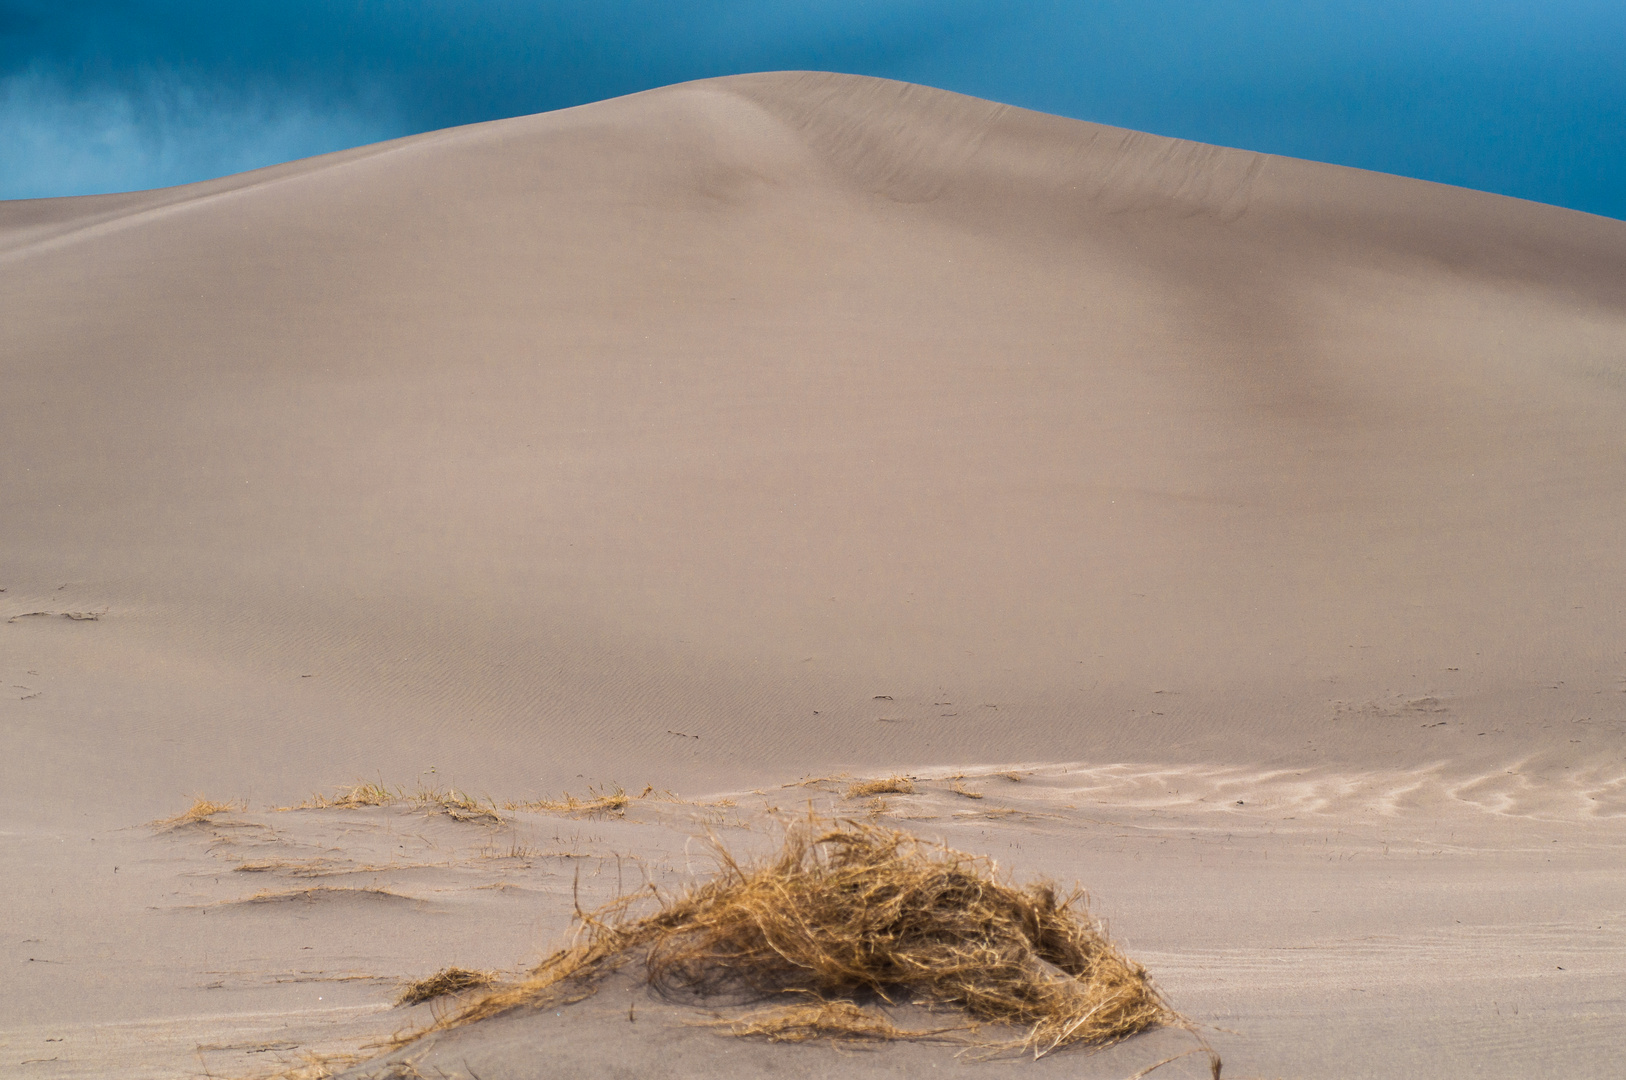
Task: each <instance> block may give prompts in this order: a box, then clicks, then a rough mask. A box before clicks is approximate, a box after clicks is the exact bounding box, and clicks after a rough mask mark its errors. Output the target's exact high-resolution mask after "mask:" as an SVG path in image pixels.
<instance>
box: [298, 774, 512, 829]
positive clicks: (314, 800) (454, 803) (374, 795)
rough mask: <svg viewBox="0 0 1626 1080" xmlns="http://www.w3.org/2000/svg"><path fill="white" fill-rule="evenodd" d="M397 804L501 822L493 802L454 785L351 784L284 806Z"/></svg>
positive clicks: (354, 807) (317, 807) (335, 807)
mask: <svg viewBox="0 0 1626 1080" xmlns="http://www.w3.org/2000/svg"><path fill="white" fill-rule="evenodd" d="M396 803H406V804H408V805H409V806H417V807H420V808H422V809H425V810H433V811H439V812H440V813H443V814H445V815H447V816H448V817H450V818H452V819H454V820H456V821H477V822H482V823H485V824H495V823H498V822H500V821H502V815H501V814H499V813H498V812H497V808H496V805H495V804H493V803H490V802H489V801H488V802H485V803H482V802H480V801H479V800H478V799H476V798H474V797H473V796H472V795H469V794H467V793H465V792H461V791H458V790H457V789H456V788H429V787H420V788H419V789H418V790H417V791H416V792H413V793H412V794H410V795H409V794H407V793H406V792H405V791H404V790H403V789H401V788H395V789H393V790H392V789H390V788H387V787H385V786H384V785H383V784H375V783H371V782H365V783H356V784H351V785H350V786H349V787H342V788H340V789H339V790H338V791H336V792H334V793H333V794H332V795H320V794H318V795H312V796H311V797H310V799H308V800H307V801H305V802H303V803H300V804H299V805H298V806H290V807H283V809H286V810H360V809H364V808H366V807H371V806H393V805H395V804H396Z"/></svg>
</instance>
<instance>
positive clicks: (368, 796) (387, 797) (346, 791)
mask: <svg viewBox="0 0 1626 1080" xmlns="http://www.w3.org/2000/svg"><path fill="white" fill-rule="evenodd" d="M400 797H401V794H400V792H399V791H391V790H390V789H389V788H387V787H385V786H384V785H383V784H374V783H357V784H351V785H350V786H349V787H342V788H340V789H339V790H338V791H336V792H334V793H333V794H332V795H320V794H318V795H312V796H311V797H310V799H309V800H308V801H306V802H303V803H300V804H299V805H298V806H295V807H291V808H290V809H293V810H330V809H331V810H359V809H362V808H363V807H367V806H389V805H390V804H391V803H393V802H396V801H397V800H399V799H400Z"/></svg>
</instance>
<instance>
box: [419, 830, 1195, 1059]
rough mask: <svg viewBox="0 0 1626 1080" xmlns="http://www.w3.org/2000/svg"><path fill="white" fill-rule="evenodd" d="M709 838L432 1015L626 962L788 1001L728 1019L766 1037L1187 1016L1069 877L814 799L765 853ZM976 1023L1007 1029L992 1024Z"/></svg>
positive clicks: (537, 999) (1091, 1036)
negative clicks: (807, 812)
mask: <svg viewBox="0 0 1626 1080" xmlns="http://www.w3.org/2000/svg"><path fill="white" fill-rule="evenodd" d="M713 847H714V849H715V852H716V856H717V859H718V862H719V865H720V868H721V872H720V873H719V874H718V876H717V877H716V878H714V879H713V880H711V881H709V882H706V883H704V884H702V885H699V886H697V887H695V888H692V889H690V890H689V891H687V892H684V893H682V894H680V895H676V896H663V895H661V894H660V893H659V892H658V890H656V889H655V888H654V887H653V886H651V887H650V888H649V889H648V890H647V891H645V892H640V893H637V894H634V895H632V896H629V897H623V898H622V899H620V900H617V901H615V902H613V903H611V904H609V905H607V906H606V907H604V908H601V909H599V910H597V911H595V912H591V913H587V912H580V911H578V916H579V919H580V927H579V930H578V935H577V939H576V943H575V944H573V945H572V946H571V947H569V948H566V949H562V950H560V951H558V952H556V953H554V954H553V955H552V956H550V957H549V958H548V959H547V960H545V961H544V962H543V963H542V964H541V965H540V966H538V967H537V968H536V969H535V970H534V971H532V972H531V974H530V976H529V977H528V978H527V979H525V980H524V981H521V982H519V983H516V984H511V985H509V986H505V987H501V988H499V989H497V990H495V991H494V992H492V993H491V994H489V995H487V996H486V997H484V998H481V999H479V1000H478V1001H475V1002H473V1003H471V1004H470V1005H469V1006H468V1007H467V1008H465V1009H463V1010H462V1011H460V1012H458V1013H455V1014H452V1015H449V1016H447V1017H446V1018H444V1019H442V1020H441V1021H439V1022H438V1023H437V1025H436V1026H437V1027H451V1026H455V1025H458V1024H465V1023H469V1022H473V1021H477V1020H481V1019H485V1018H488V1017H492V1016H496V1015H499V1014H501V1013H505V1012H508V1011H510V1010H513V1009H517V1008H523V1007H533V1008H541V1007H552V1006H555V1005H560V1004H565V1003H569V1002H573V1001H579V1000H582V999H583V998H586V997H588V996H590V995H592V994H593V993H594V992H595V991H596V990H597V988H598V986H599V985H600V984H601V983H602V981H603V980H604V979H605V978H607V977H608V976H609V975H611V974H613V973H614V972H617V971H620V970H623V969H625V968H627V967H629V966H641V967H642V969H643V971H642V975H643V978H644V979H645V980H647V982H648V983H649V984H650V985H651V986H652V987H654V988H655V989H656V990H657V991H659V992H662V993H664V994H667V995H673V996H688V997H700V998H718V997H721V998H724V999H726V1000H729V1001H733V1002H741V1003H743V1002H746V1001H773V1000H778V1001H783V1002H785V1007H781V1008H776V1009H769V1010H767V1011H761V1012H756V1013H752V1014H749V1015H747V1016H745V1017H742V1018H740V1019H737V1020H733V1021H725V1022H724V1024H725V1026H726V1027H728V1028H729V1029H730V1030H731V1031H733V1032H734V1033H736V1034H740V1035H759V1036H764V1037H767V1038H771V1039H778V1040H790V1041H797V1040H805V1039H812V1038H824V1037H830V1038H855V1039H928V1038H931V1039H944V1038H952V1039H956V1040H958V1041H963V1042H966V1043H967V1044H970V1045H977V1046H981V1047H984V1048H987V1049H989V1050H1016V1049H1021V1050H1027V1051H1031V1052H1032V1053H1033V1054H1034V1055H1035V1056H1042V1055H1044V1054H1046V1053H1049V1052H1050V1051H1052V1050H1056V1049H1058V1048H1062V1047H1067V1046H1072V1045H1097V1046H1098V1045H1103V1044H1107V1043H1111V1042H1115V1041H1117V1040H1120V1039H1123V1038H1126V1037H1128V1036H1130V1035H1134V1034H1136V1033H1138V1032H1141V1031H1144V1030H1147V1029H1149V1028H1152V1027H1156V1026H1159V1025H1164V1024H1171V1023H1172V1024H1180V1023H1182V1021H1181V1020H1180V1018H1179V1017H1178V1016H1177V1015H1176V1014H1175V1013H1174V1012H1173V1011H1172V1010H1171V1009H1170V1008H1169V1006H1168V1005H1167V1004H1166V1003H1165V1001H1164V1000H1163V998H1162V996H1161V994H1160V993H1159V992H1158V991H1157V989H1156V988H1155V987H1154V986H1153V984H1152V982H1151V980H1150V978H1149V977H1148V975H1147V974H1146V971H1145V969H1144V968H1142V967H1141V966H1140V965H1139V964H1136V963H1134V962H1133V961H1131V960H1129V959H1127V958H1125V957H1124V956H1123V955H1122V954H1121V953H1119V952H1118V950H1117V949H1116V948H1115V947H1114V946H1113V945H1112V944H1111V942H1110V941H1108V939H1107V938H1106V937H1105V935H1104V933H1103V932H1102V930H1101V928H1100V927H1099V926H1098V924H1096V923H1095V922H1094V921H1093V920H1092V919H1091V918H1090V917H1089V915H1088V913H1087V911H1086V909H1085V897H1084V895H1083V894H1082V893H1081V892H1078V891H1076V890H1075V891H1073V892H1070V893H1058V892H1057V890H1056V888H1055V887H1054V886H1053V885H1051V884H1049V883H1046V882H1038V883H1034V884H1030V885H1027V886H1022V887H1018V886H1015V885H1013V884H1010V883H1008V882H1007V881H1005V880H1004V879H1002V878H1001V876H1000V875H999V874H998V872H997V867H996V866H995V865H994V864H993V862H991V861H990V860H987V859H984V858H979V857H976V856H972V855H967V854H963V853H961V852H958V851H954V850H951V849H949V848H947V847H944V846H931V845H928V844H926V843H925V842H923V841H921V840H919V839H917V838H915V837H912V836H909V835H907V834H905V833H902V832H897V831H893V830H888V829H883V828H880V827H877V826H874V825H870V824H864V823H860V822H855V821H841V822H831V821H828V820H823V819H820V818H818V817H816V816H809V817H808V818H806V819H804V820H802V821H800V822H797V823H794V824H792V825H791V826H789V827H788V828H787V830H786V836H785V841H784V846H783V848H782V850H781V851H780V852H779V853H778V855H777V856H775V857H774V858H772V859H771V860H769V861H766V862H764V863H761V864H757V865H745V864H741V863H739V862H737V861H736V860H735V859H734V858H733V857H732V856H730V855H729V854H728V853H727V852H726V851H725V850H723V849H722V848H721V847H720V846H719V845H718V844H717V843H716V842H715V840H714V841H713ZM649 906H652V907H653V908H654V910H652V911H650V912H649V913H648V914H644V915H642V916H641V917H639V916H637V914H636V913H637V911H639V910H641V909H645V910H647V908H648V907H649ZM859 1002H863V1003H865V1004H859ZM906 1002H907V1003H914V1004H917V1005H924V1006H927V1007H932V1008H952V1009H957V1010H960V1011H961V1012H963V1013H964V1015H965V1020H964V1022H963V1023H960V1024H957V1025H954V1026H951V1027H943V1028H931V1029H904V1028H899V1027H897V1026H896V1025H895V1024H893V1022H892V1020H891V1019H890V1018H889V1017H888V1016H887V1015H886V1014H885V1013H884V1012H881V1011H879V1010H878V1009H877V1008H875V1007H873V1006H874V1005H876V1004H883V1003H906ZM866 1005H867V1006H870V1007H866ZM989 1025H995V1026H1001V1027H1005V1028H1007V1029H1009V1028H1012V1027H1014V1028H1016V1029H1018V1030H1019V1031H1020V1034H1016V1035H1006V1036H1005V1037H1003V1038H1001V1037H997V1036H989V1035H986V1034H985V1033H984V1029H985V1027H987V1026H989ZM1215 1062H1216V1066H1215V1074H1216V1076H1217V1075H1218V1073H1217V1059H1215Z"/></svg>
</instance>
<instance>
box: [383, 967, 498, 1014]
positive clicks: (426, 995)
mask: <svg viewBox="0 0 1626 1080" xmlns="http://www.w3.org/2000/svg"><path fill="white" fill-rule="evenodd" d="M498 982H499V979H498V976H497V974H496V973H495V972H492V971H470V970H469V969H468V968H460V967H449V968H442V969H441V970H439V971H437V972H435V973H434V974H433V975H430V976H427V977H426V978H422V979H418V980H417V981H415V982H410V983H407V984H406V986H404V987H402V989H401V995H400V997H398V998H396V999H395V1003H396V1004H397V1005H419V1004H422V1003H423V1002H425V1001H432V1000H434V999H435V998H440V997H446V996H447V995H449V994H461V993H465V992H467V991H469V990H484V989H486V988H487V987H490V986H495V985H497V983H498Z"/></svg>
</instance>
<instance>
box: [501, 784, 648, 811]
mask: <svg viewBox="0 0 1626 1080" xmlns="http://www.w3.org/2000/svg"><path fill="white" fill-rule="evenodd" d="M652 790H653V789H652V788H646V789H645V790H644V793H643V794H642V795H639V796H638V798H640V799H642V798H645V797H646V796H648V795H649V794H650V793H651V791H652ZM632 799H633V797H632V796H631V795H628V794H627V793H626V792H625V791H623V790H622V789H621V787H620V786H619V785H617V786H615V787H613V788H592V789H590V790H589V791H588V793H587V796H586V797H585V798H581V799H578V798H576V796H574V795H572V794H571V793H570V792H568V791H567V792H565V793H564V794H563V795H562V796H560V797H559V798H558V799H535V800H532V801H531V802H511V803H507V804H505V805H504V806H503V809H505V810H531V811H540V812H542V813H546V814H571V815H574V816H577V817H591V816H593V815H595V814H614V815H617V816H620V815H622V814H625V813H626V812H627V806H628V805H629V804H630V803H631V802H632Z"/></svg>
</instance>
